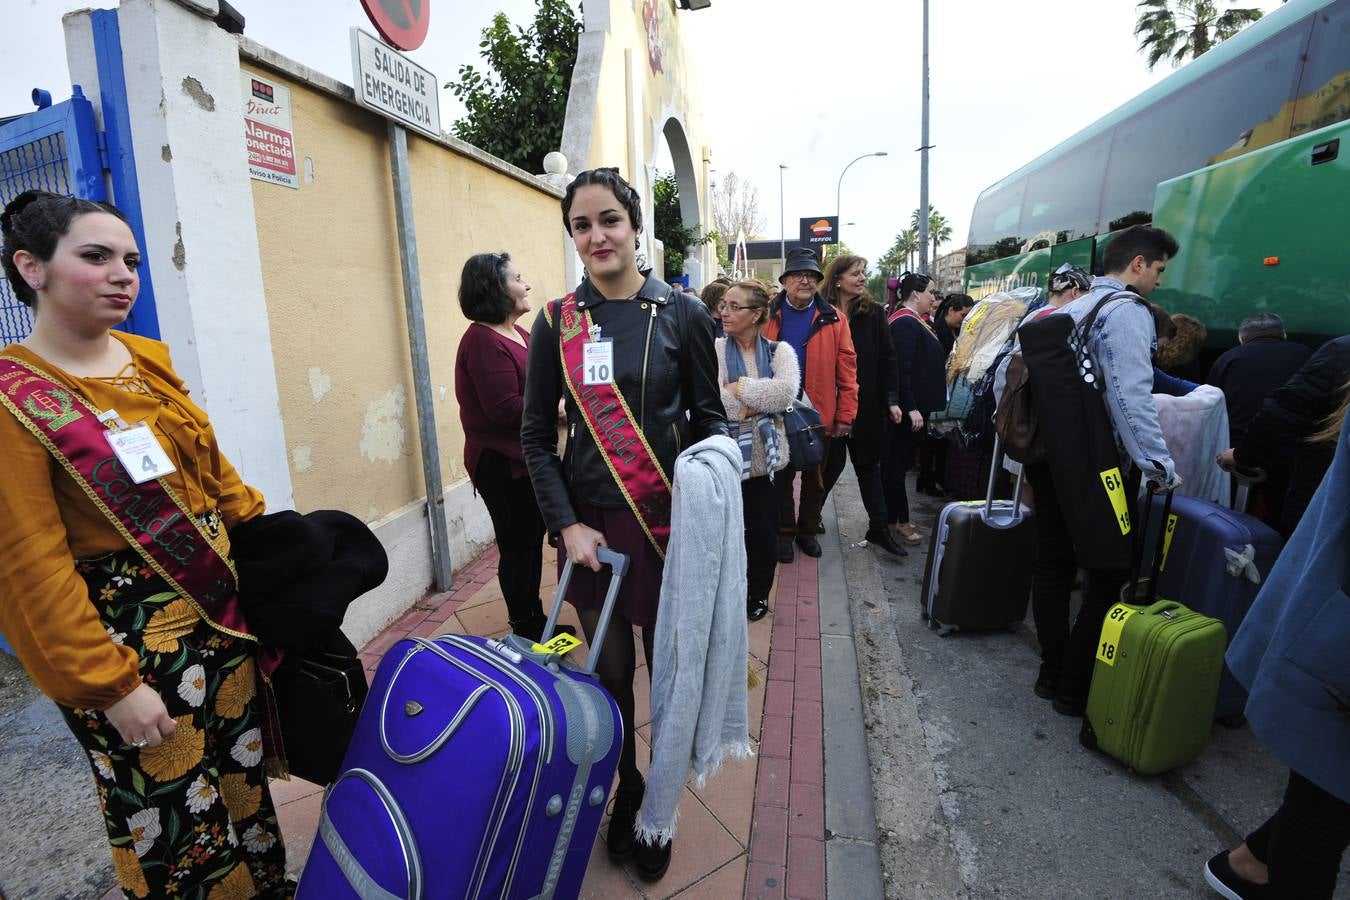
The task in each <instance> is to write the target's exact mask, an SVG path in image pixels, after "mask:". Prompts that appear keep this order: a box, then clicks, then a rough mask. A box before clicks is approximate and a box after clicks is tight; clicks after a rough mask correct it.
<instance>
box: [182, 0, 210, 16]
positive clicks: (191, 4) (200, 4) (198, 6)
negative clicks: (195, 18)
mask: <svg viewBox="0 0 1350 900" xmlns="http://www.w3.org/2000/svg"><path fill="white" fill-rule="evenodd" d="M173 2H174V3H177V4H178V5H179V6H181V7H183V9H186V10H189V11H191V12H194V13H196V14H197V15H199V16H202V17H203V18H207V19H215V17H216V16H218V15H220V4H219V3H218V2H217V0H173Z"/></svg>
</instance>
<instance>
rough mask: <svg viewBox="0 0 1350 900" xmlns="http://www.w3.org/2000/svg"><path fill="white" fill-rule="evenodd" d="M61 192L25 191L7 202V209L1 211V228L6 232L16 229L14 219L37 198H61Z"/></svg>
mask: <svg viewBox="0 0 1350 900" xmlns="http://www.w3.org/2000/svg"><path fill="white" fill-rule="evenodd" d="M60 199H61V195H60V194H53V193H52V192H51V191H24V192H23V193H22V194H20V195H19V196H17V197H15V198H14V199H13V200H11V201H9V202H8V203H6V204H5V211H4V212H3V213H0V230H3V231H5V232H6V233H9V232H12V231H13V230H14V220H15V219H16V218H17V217H18V215H19V214H20V213H21V212H23V211H24V210H25V209H27V208H28V205H29V204H30V203H33V202H34V201H36V200H60Z"/></svg>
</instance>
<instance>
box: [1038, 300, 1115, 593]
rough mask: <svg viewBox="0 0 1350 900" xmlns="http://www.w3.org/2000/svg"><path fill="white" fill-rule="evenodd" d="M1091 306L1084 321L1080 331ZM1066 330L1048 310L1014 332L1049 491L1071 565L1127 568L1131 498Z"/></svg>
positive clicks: (1102, 413)
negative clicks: (1067, 539)
mask: <svg viewBox="0 0 1350 900" xmlns="http://www.w3.org/2000/svg"><path fill="white" fill-rule="evenodd" d="M1107 299H1110V297H1108V298H1107ZM1100 308H1101V304H1099V305H1098V307H1097V309H1100ZM1096 312H1097V310H1093V312H1092V314H1091V315H1090V316H1089V317H1088V318H1087V319H1086V320H1085V325H1084V327H1083V328H1082V329H1081V333H1082V334H1083V335H1086V334H1087V333H1088V328H1090V327H1091V323H1092V319H1094V318H1096ZM1073 330H1074V321H1073V319H1071V318H1070V317H1069V316H1067V315H1051V316H1044V317H1042V318H1040V319H1037V320H1035V321H1032V322H1028V323H1027V324H1025V325H1023V326H1022V327H1021V328H1019V329H1018V331H1017V334H1018V337H1019V338H1020V340H1021V343H1022V360H1023V362H1025V363H1026V367H1027V373H1028V376H1029V381H1030V386H1031V402H1032V405H1033V406H1034V407H1035V410H1036V425H1037V431H1038V433H1039V435H1040V437H1041V439H1042V440H1043V442H1044V445H1045V453H1046V461H1047V462H1048V463H1049V464H1050V470H1051V476H1052V477H1053V478H1054V481H1055V492H1056V493H1057V494H1058V495H1059V496H1060V497H1061V498H1065V499H1066V500H1068V501H1069V502H1065V503H1063V504H1062V507H1063V510H1062V511H1063V513H1064V520H1065V522H1066V523H1068V526H1069V533H1070V534H1071V535H1073V548H1074V553H1075V554H1076V555H1077V557H1078V564H1079V565H1080V566H1082V567H1083V568H1084V569H1107V570H1120V569H1127V568H1129V566H1130V561H1131V558H1132V557H1133V551H1134V541H1133V536H1132V534H1131V529H1132V525H1133V523H1132V522H1131V511H1132V510H1133V509H1134V497H1132V496H1130V495H1129V494H1128V490H1127V488H1126V478H1125V477H1124V473H1122V472H1121V471H1120V455H1119V452H1118V451H1117V449H1116V438H1115V431H1114V430H1113V429H1112V427H1111V420H1110V417H1109V416H1108V414H1107V412H1106V404H1105V402H1104V401H1103V399H1102V395H1101V393H1100V392H1099V391H1098V390H1097V389H1096V388H1095V387H1093V386H1092V385H1091V384H1089V383H1087V382H1086V381H1085V380H1084V373H1082V372H1080V371H1079V366H1078V360H1077V358H1076V356H1075V354H1074V351H1073V350H1072V349H1071V348H1070V346H1069V336H1070V335H1071V334H1072V332H1073ZM1093 377H1094V380H1095V379H1096V378H1099V377H1101V373H1097V374H1096V375H1094V376H1093ZM1070 498H1071V499H1070Z"/></svg>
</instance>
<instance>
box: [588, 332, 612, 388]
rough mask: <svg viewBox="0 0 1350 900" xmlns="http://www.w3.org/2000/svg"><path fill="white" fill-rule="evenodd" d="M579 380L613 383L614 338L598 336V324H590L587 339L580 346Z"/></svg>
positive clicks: (589, 383)
mask: <svg viewBox="0 0 1350 900" xmlns="http://www.w3.org/2000/svg"><path fill="white" fill-rule="evenodd" d="M581 382H582V384H586V385H596V384H613V383H614V339H613V338H602V337H600V326H599V325H592V326H591V328H590V334H589V340H587V341H586V343H585V344H583V345H582V347H581Z"/></svg>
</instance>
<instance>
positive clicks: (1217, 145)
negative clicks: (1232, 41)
mask: <svg viewBox="0 0 1350 900" xmlns="http://www.w3.org/2000/svg"><path fill="white" fill-rule="evenodd" d="M1309 27H1310V23H1309V22H1308V21H1306V20H1305V21H1304V22H1301V23H1299V24H1297V25H1294V26H1292V27H1290V28H1286V29H1284V30H1283V31H1281V32H1280V33H1278V34H1276V35H1274V36H1273V37H1271V38H1270V39H1269V40H1267V41H1264V42H1263V43H1261V44H1259V45H1258V46H1256V47H1253V48H1252V49H1251V50H1249V51H1247V52H1246V53H1245V54H1243V55H1242V56H1240V57H1238V58H1237V59H1234V60H1232V61H1231V62H1229V63H1228V64H1227V65H1225V66H1223V67H1222V68H1220V69H1218V70H1216V71H1214V72H1210V73H1209V74H1207V75H1205V76H1204V77H1203V78H1201V79H1200V80H1199V81H1197V82H1195V83H1194V84H1190V85H1187V86H1185V87H1182V88H1180V89H1179V90H1177V91H1176V92H1175V93H1173V94H1172V95H1171V96H1169V97H1167V98H1166V99H1164V100H1162V101H1160V102H1159V103H1158V104H1157V105H1155V106H1152V107H1149V108H1148V109H1145V110H1142V111H1141V112H1140V113H1139V114H1138V115H1135V116H1133V117H1132V118H1130V119H1127V120H1126V121H1124V122H1122V123H1121V124H1120V125H1118V126H1117V127H1116V133H1115V139H1114V142H1113V144H1112V147H1111V163H1110V169H1109V171H1108V172H1107V177H1106V187H1105V191H1104V195H1103V197H1102V225H1103V229H1104V230H1114V229H1117V228H1120V227H1123V225H1124V224H1128V223H1133V222H1138V221H1144V220H1148V219H1149V218H1151V217H1152V210H1153V194H1154V189H1155V188H1156V187H1157V185H1158V182H1159V181H1163V180H1166V179H1168V178H1172V177H1175V176H1177V175H1179V174H1183V173H1186V172H1193V171H1195V170H1196V169H1201V168H1204V167H1205V166H1208V165H1212V164H1214V163H1216V162H1220V161H1222V160H1224V159H1231V158H1232V157H1234V156H1239V155H1241V154H1243V153H1248V152H1250V151H1252V150H1255V149H1257V148H1259V147H1265V146H1268V145H1270V144H1274V143H1277V142H1279V141H1282V140H1285V139H1286V138H1288V137H1289V120H1290V117H1291V115H1292V110H1291V109H1290V104H1289V101H1290V98H1291V96H1292V94H1293V90H1294V81H1295V79H1296V77H1297V73H1298V66H1299V54H1300V52H1301V51H1302V49H1303V42H1304V39H1305V38H1306V37H1307V33H1308V28H1309Z"/></svg>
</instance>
